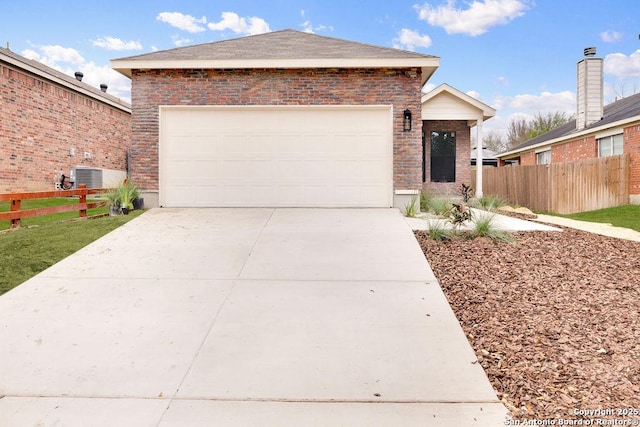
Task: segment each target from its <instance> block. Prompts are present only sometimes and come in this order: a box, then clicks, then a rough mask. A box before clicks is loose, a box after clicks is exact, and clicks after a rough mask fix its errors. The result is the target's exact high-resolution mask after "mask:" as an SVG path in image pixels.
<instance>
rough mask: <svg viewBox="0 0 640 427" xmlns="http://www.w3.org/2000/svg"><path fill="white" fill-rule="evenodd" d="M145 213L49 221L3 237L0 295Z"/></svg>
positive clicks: (2, 235)
mask: <svg viewBox="0 0 640 427" xmlns="http://www.w3.org/2000/svg"><path fill="white" fill-rule="evenodd" d="M143 212H144V211H143V210H138V211H133V212H131V214H129V215H118V216H105V217H101V218H95V219H87V220H78V221H62V222H60V221H57V222H51V221H49V223H45V224H42V225H39V226H37V227H30V228H27V227H21V228H20V229H18V230H15V231H10V232H5V233H0V295H1V294H3V293H5V292H7V291H9V290H11V289H13V288H14V287H16V286H18V285H19V284H20V283H22V282H24V281H25V280H27V279H29V278H31V277H33V276H35V275H36V274H38V273H40V272H41V271H43V270H45V269H46V268H48V267H50V266H52V265H53V264H55V263H56V262H58V261H60V260H61V259H63V258H65V257H67V256H69V255H71V254H72V253H74V252H76V251H77V250H79V249H80V248H82V247H84V246H86V245H88V244H89V243H91V242H93V241H94V240H97V239H98V238H100V237H102V236H104V235H105V234H107V233H109V232H110V231H112V230H114V229H116V228H118V227H120V226H121V225H122V224H124V223H126V222H128V221H130V220H132V219H134V218H136V217H137V216H139V215H140V214H142V213H143ZM53 216H54V215H48V216H47V217H49V218H50V217H53ZM76 216H77V213H76ZM47 217H43V218H47Z"/></svg>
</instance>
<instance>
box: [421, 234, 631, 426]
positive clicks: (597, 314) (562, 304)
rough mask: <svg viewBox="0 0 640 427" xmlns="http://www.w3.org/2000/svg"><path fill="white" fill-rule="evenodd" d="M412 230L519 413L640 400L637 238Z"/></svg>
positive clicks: (567, 411) (556, 413) (481, 357)
mask: <svg viewBox="0 0 640 427" xmlns="http://www.w3.org/2000/svg"><path fill="white" fill-rule="evenodd" d="M415 235H416V237H417V239H418V241H419V243H420V245H421V247H422V249H423V251H424V253H425V255H426V257H427V259H428V260H429V264H430V265H431V267H432V269H433V271H434V272H435V274H436V276H437V277H438V280H439V282H440V285H441V287H442V289H443V290H444V292H445V294H446V296H447V298H448V300H449V302H450V304H451V306H452V308H453V310H454V312H455V313H456V316H457V317H458V320H459V321H460V324H461V325H462V328H463V329H464V331H465V333H466V335H467V338H468V340H469V342H470V343H471V345H472V347H473V348H474V349H475V352H476V355H477V358H478V361H479V363H481V364H482V366H483V368H484V369H485V371H486V373H487V375H488V377H489V379H490V381H491V383H492V385H493V387H494V389H495V390H496V393H497V395H498V398H499V399H500V400H501V401H502V402H503V403H504V404H505V406H506V407H507V408H508V409H509V410H510V411H511V412H512V415H513V417H514V419H516V420H521V421H522V420H531V419H537V420H545V419H552V420H559V419H565V420H566V419H576V418H580V417H581V416H582V415H579V414H578V415H576V414H575V412H574V410H575V409H576V408H577V409H580V410H590V409H592V410H595V409H624V408H636V409H640V243H639V242H633V241H628V240H621V239H616V238H611V237H606V236H601V235H598V234H592V233H588V232H584V231H580V230H574V229H570V228H565V229H564V231H563V232H560V233H559V232H544V231H533V232H519V233H514V237H515V243H513V244H507V243H498V242H494V241H492V240H490V239H486V238H481V239H475V240H469V241H462V240H456V241H434V240H430V239H429V238H428V235H427V233H426V232H424V231H416V232H415ZM584 417H585V418H590V419H593V418H596V417H586V416H584ZM597 418H599V419H610V420H613V419H629V420H630V419H633V418H636V419H640V417H638V416H635V417H634V416H624V417H621V416H616V415H614V416H598V417H597ZM594 425H595V424H594ZM629 425H631V424H629Z"/></svg>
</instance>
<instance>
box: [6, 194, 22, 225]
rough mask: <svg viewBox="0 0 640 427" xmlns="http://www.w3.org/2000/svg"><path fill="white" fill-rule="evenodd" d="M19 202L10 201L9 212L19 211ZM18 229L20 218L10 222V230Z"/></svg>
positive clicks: (18, 200)
mask: <svg viewBox="0 0 640 427" xmlns="http://www.w3.org/2000/svg"><path fill="white" fill-rule="evenodd" d="M20 205H21V200H20V199H11V207H10V209H9V210H10V211H11V212H15V211H19V210H20ZM19 227H20V217H18V218H14V219H12V220H11V228H19Z"/></svg>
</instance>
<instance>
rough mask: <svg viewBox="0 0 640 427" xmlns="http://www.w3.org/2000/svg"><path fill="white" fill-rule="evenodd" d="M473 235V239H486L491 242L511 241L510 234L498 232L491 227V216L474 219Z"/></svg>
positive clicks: (502, 231)
mask: <svg viewBox="0 0 640 427" xmlns="http://www.w3.org/2000/svg"><path fill="white" fill-rule="evenodd" d="M473 235H474V237H488V238H490V239H491V240H498V241H501V242H512V241H513V237H512V236H511V234H509V233H508V232H506V231H504V230H498V229H497V228H496V227H495V226H494V225H493V215H483V216H481V217H480V218H476V220H475V224H474V229H473Z"/></svg>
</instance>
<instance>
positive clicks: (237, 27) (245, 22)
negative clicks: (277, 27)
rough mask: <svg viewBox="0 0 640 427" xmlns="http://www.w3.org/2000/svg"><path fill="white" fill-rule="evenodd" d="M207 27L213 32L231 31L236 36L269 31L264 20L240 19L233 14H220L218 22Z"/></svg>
mask: <svg viewBox="0 0 640 427" xmlns="http://www.w3.org/2000/svg"><path fill="white" fill-rule="evenodd" d="M208 26H209V29H210V30H213V31H224V30H231V31H233V32H234V33H236V34H249V35H254V34H262V33H268V32H269V31H271V30H270V29H269V24H268V23H267V22H266V21H265V20H264V19H262V18H258V17H255V16H251V17H248V18H242V17H240V16H239V15H238V14H237V13H234V12H222V19H221V20H220V22H211V23H209V24H208Z"/></svg>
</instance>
